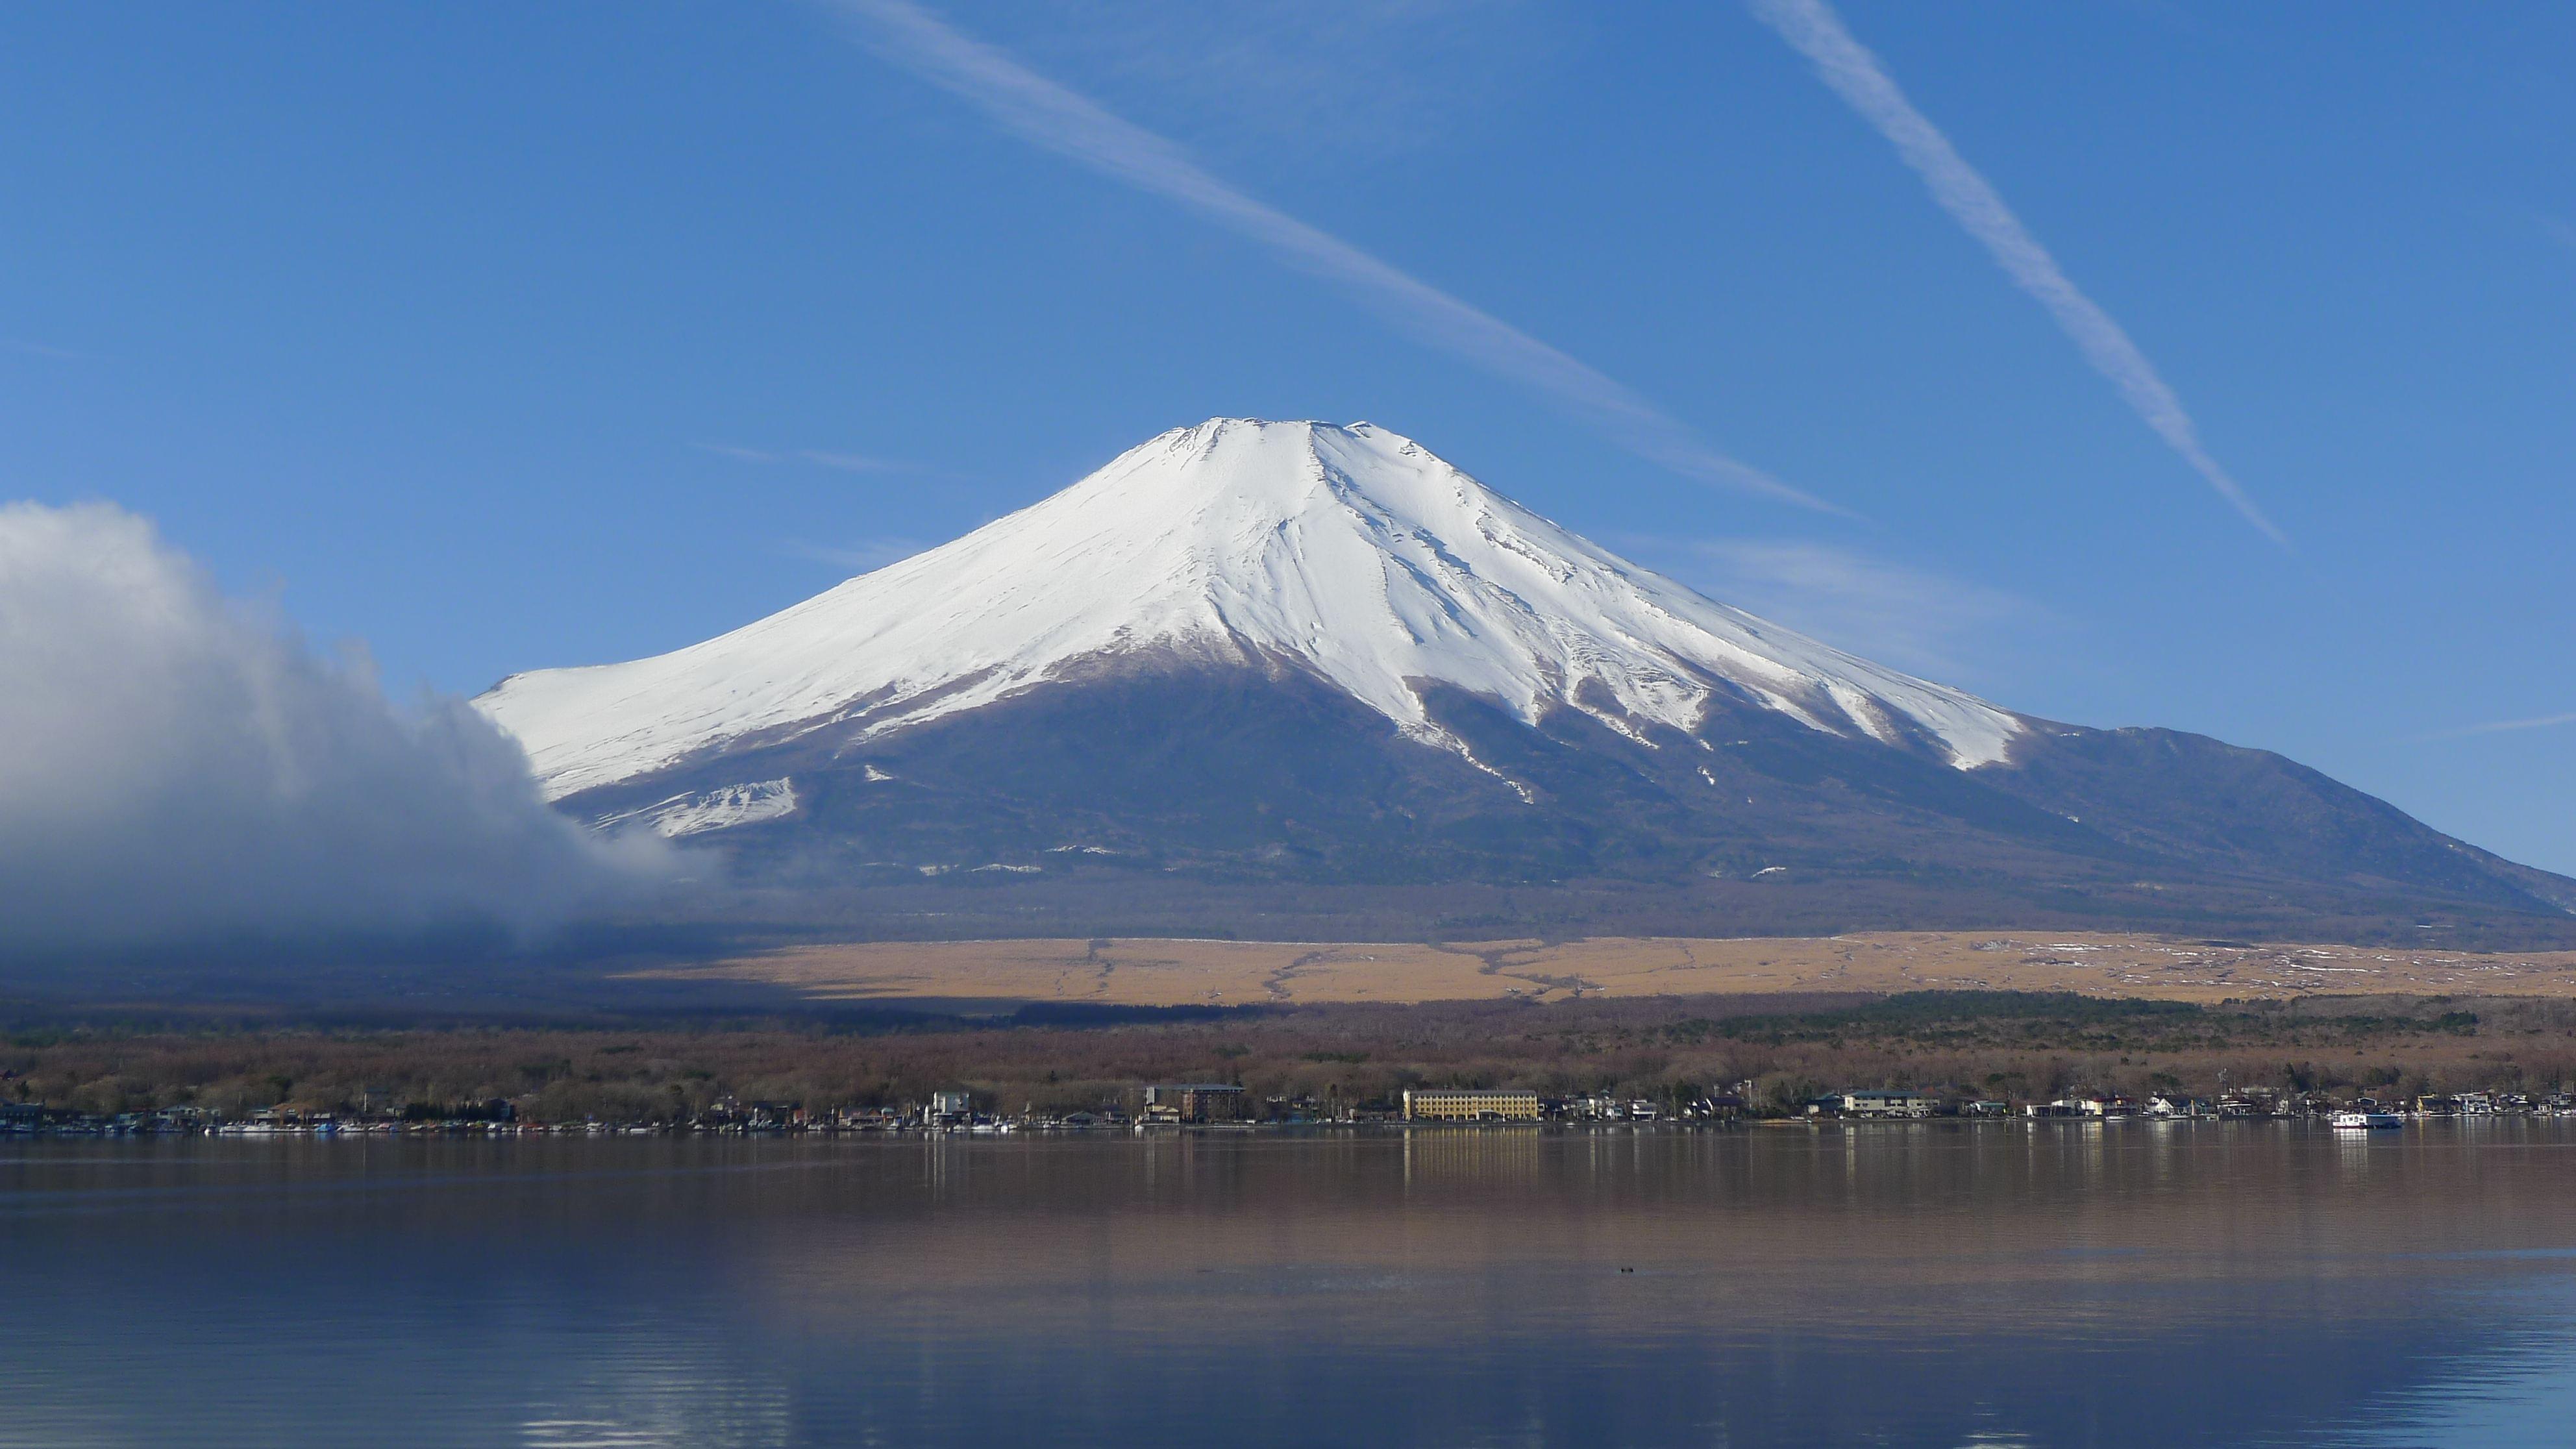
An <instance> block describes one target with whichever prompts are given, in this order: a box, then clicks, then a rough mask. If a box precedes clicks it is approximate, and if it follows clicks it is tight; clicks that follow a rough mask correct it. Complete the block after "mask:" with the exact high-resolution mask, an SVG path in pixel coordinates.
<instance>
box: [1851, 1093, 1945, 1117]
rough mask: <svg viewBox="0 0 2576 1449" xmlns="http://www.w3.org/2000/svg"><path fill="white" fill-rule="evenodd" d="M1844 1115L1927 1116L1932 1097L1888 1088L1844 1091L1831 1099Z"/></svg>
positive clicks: (1930, 1111) (1926, 1094) (1930, 1107)
mask: <svg viewBox="0 0 2576 1449" xmlns="http://www.w3.org/2000/svg"><path fill="white" fill-rule="evenodd" d="M1831 1100H1832V1101H1833V1103H1834V1106H1835V1110H1837V1111H1839V1112H1841V1113H1842V1114H1843V1115H1844V1116H1846V1117H1929V1116H1931V1115H1932V1098H1931V1096H1930V1095H1929V1094H1928V1093H1924V1092H1908V1091H1903V1090H1890V1091H1879V1092H1844V1093H1842V1094H1841V1095H1839V1096H1837V1097H1834V1098H1832V1099H1831Z"/></svg>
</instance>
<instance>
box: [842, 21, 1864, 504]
mask: <svg viewBox="0 0 2576 1449" xmlns="http://www.w3.org/2000/svg"><path fill="white" fill-rule="evenodd" d="M837 8H838V9H840V10H841V11H842V12H843V13H845V14H847V15H850V16H851V17H853V18H855V19H857V20H858V21H860V22H861V23H862V25H863V27H864V30H863V34H864V35H865V36H866V38H867V39H868V40H869V41H870V42H871V43H872V44H873V45H874V46H875V47H876V49H877V50H878V51H879V52H880V53H882V54H884V55H885V56H886V57H888V58H889V59H891V60H893V61H895V62H896V63H897V64H899V65H901V66H903V67H904V68H905V69H907V70H910V71H912V72H913V73H914V74H916V75H919V76H921V77H922V78H923V79H925V80H928V81H930V82H931V83H932V84H934V85H937V86H939V87H941V88H942V89H944V90H947V91H949V92H950V93H952V94H954V95H957V96H960V97H962V98H964V99H965V100H967V101H970V102H972V103H974V104H975V105H976V106H978V107H980V108H981V109H982V110H983V111H984V113H985V114H986V115H988V116H990V117H991V118H992V119H993V121H994V122H995V123H996V124H998V125H1000V126H1001V127H1002V128H1003V129H1004V130H1007V131H1010V132H1012V133H1013V134H1015V135H1017V136H1019V137H1020V138H1021V139H1022V140H1025V141H1028V142H1030V143H1031V144H1033V145H1036V146H1040V147H1043V148H1044V149H1046V150H1049V151H1053V152H1055V153H1056V154H1057V155H1059V156H1063V157H1066V158H1068V159H1070V160H1073V161H1078V162H1080V163H1082V164H1083V165H1085V166H1088V167H1090V168H1092V169H1093V170H1095V171H1099V172H1101V173H1103V174H1105V175H1108V176H1110V177H1112V178H1114V179H1116V180H1118V181H1121V182H1124V183H1126V184H1127V185H1129V186H1132V187H1135V188H1136V189H1137V190H1139V191H1145V192H1150V193H1152V194H1153V195H1156V196H1160V197H1163V198H1165V199H1167V200H1170V201H1173V202H1177V203H1179V204H1180V205H1182V206H1185V207H1187V208H1189V209H1190V210H1192V211H1195V212H1197V213H1198V214H1199V215H1201V216H1204V217H1206V218H1207V219H1208V220H1210V221H1213V222H1215V223H1217V224H1218V225H1220V226H1223V227H1226V228H1228V229H1230V230H1232V231H1234V232H1237V233H1239V234H1241V235H1243V236H1245V237H1248V238H1250V239H1251V240H1253V241H1255V242H1258V243H1260V244H1261V245H1262V246H1265V247H1267V248H1269V249H1270V250H1271V251H1272V252H1273V253H1275V254H1276V255H1277V256H1279V257H1280V258H1281V259H1282V260H1283V261H1286V262H1287V263H1288V264H1289V265H1290V266H1293V267H1296V268H1297V269H1298V270H1300V271H1304V272H1308V273H1311V274H1313V275H1315V276H1318V277H1322V278H1324V279H1326V280H1328V281H1331V282H1335V283H1337V284H1339V285H1341V286H1342V287H1344V288H1346V289H1348V290H1349V291H1350V292H1352V293H1353V294H1354V295H1356V296H1358V297H1359V298H1361V299H1362V300H1363V301H1365V302H1367V303H1369V304H1370V305H1372V306H1374V307H1375V308H1376V309H1377V310H1378V311H1379V312H1380V313H1381V314H1382V315H1383V316H1385V317H1386V318H1387V319H1388V320H1389V321H1390V322H1392V323H1394V324H1395V325H1396V326H1397V327H1399V328H1401V329H1402V330H1403V331H1405V332H1407V333H1409V334H1411V335H1412V336H1414V337H1415V338H1418V339H1419V340H1421V341H1423V342H1425V343H1427V344H1429V345H1431V346H1434V347H1437V348H1440V349H1441V350H1443V351H1445V352H1448V353H1450V354H1452V355H1453V356H1456V357H1459V358H1461V359H1463V360H1465V361H1467V362H1469V363H1472V364H1474V365H1476V366H1478V367H1481V368H1483V369H1485V370H1486V371H1488V372H1491V373H1493V374H1495V375H1497V376H1499V377H1502V378H1505V379H1508V380H1510V381H1512V382H1516V383H1519V384H1520V385H1522V386H1524V387H1527V388H1530V389H1531V390H1533V391H1535V392H1538V393H1540V394H1541V395H1543V396H1545V397H1547V398H1549V399H1551V400H1552V401H1554V402H1555V403H1556V404H1557V405H1558V406H1559V407H1562V408H1563V409H1565V410H1566V411H1567V412H1568V413H1569V414H1571V415H1573V416H1574V417H1576V418H1578V419H1580V420H1582V421H1583V422H1584V423H1586V424H1587V425H1589V426H1590V427H1592V428H1593V429H1595V430H1596V431H1598V432H1600V433H1601V434H1602V435H1603V436H1605V437H1607V438H1609V439H1610V440H1611V441H1612V442H1614V443H1617V444H1618V445H1619V446H1621V447H1623V448H1625V449H1627V450H1628V451H1629V452H1631V453H1634V454H1636V455H1637V456H1639V457H1641V458H1644V459H1646V460H1647V461H1649V462H1653V463H1656V464H1660V465H1661V466H1663V467H1665V468H1669V469H1671V470H1672V471H1673V472H1675V473H1678V474H1680V475H1682V476H1683V477H1686V478H1695V479H1698V480H1700V481H1702V482H1707V483H1715V484H1721V485H1724V486H1726V487H1730V488H1738V489H1742V490H1744V491H1746V492H1749V493H1755V494H1760V495H1762V496H1764V497H1767V498H1773V499H1777V500H1779V501H1781V502H1784V503H1794V504H1797V505H1799V506H1800V507H1802V508H1812V509H1816V510H1819V511H1821V512H1826V513H1845V512H1846V510H1844V509H1842V508H1840V507H1838V506H1836V505H1834V504H1831V503H1827V502H1826V501H1824V500H1823V499H1821V498H1818V497H1816V496H1815V495H1814V494H1811V493H1808V492H1805V491H1803V490H1801V489H1798V488H1793V487H1791V486H1789V485H1788V484H1786V483H1783V482H1781V481H1780V480H1779V479H1777V478H1774V477H1772V476H1771V475H1770V474H1768V473H1765V472H1763V471H1762V470H1761V469H1759V468H1756V467H1754V466H1752V465H1751V464H1749V463H1743V462H1739V461H1737V460H1736V459H1734V458H1730V457H1728V456H1727V455H1726V454H1724V453H1721V452H1719V451H1718V450H1716V449H1715V448H1712V447H1710V446H1709V445H1708V444H1707V443H1706V442H1704V441H1702V440H1701V439H1700V438H1699V436H1698V435H1697V434H1696V433H1694V432H1693V431H1692V430H1691V428H1690V427H1689V426H1688V425H1686V424H1684V423H1682V422H1681V421H1679V420H1678V419H1676V418H1674V417H1672V416H1671V415H1669V414H1667V413H1665V412H1664V411H1663V410H1662V409H1660V408H1657V407H1656V406H1655V405H1654V404H1652V403H1650V402H1648V401H1646V400H1645V399H1644V398H1642V397H1639V396H1638V395H1637V394H1636V393H1635V392H1632V391H1630V390H1629V388H1628V387H1627V386H1626V385H1625V384H1622V383H1620V382H1619V381H1617V380H1616V379H1614V378H1611V377H1610V376H1608V375H1607V374H1604V373H1602V372H1601V371H1599V370H1598V369H1596V368H1593V367H1592V366H1590V365H1588V364H1586V363H1583V362H1580V361H1578V360H1576V359H1575V358H1573V357H1570V356H1568V355H1566V354H1565V353H1563V352H1560V351H1558V350H1557V349H1555V348H1553V347H1550V346H1549V345H1547V344H1546V343H1544V342H1541V341H1539V340H1538V339H1537V338H1535V337H1532V336H1530V335H1529V334H1528V333H1526V332H1523V331H1521V330H1520V329H1519V328H1517V327H1514V326H1512V325H1511V324H1510V323H1508V322H1505V321H1503V320H1501V319H1500V318H1497V317H1494V316H1492V315H1491V314H1489V313H1486V312H1483V311H1480V310H1478V309H1477V308H1475V307H1471V306H1469V305H1468V304H1467V303H1465V302H1462V301H1460V300H1458V299H1457V298H1455V297H1452V296H1450V295H1449V294H1448V293H1446V292H1443V291H1441V290H1440V289H1438V288H1437V287H1434V286H1432V285H1430V284H1429V283H1427V282H1424V281H1422V280H1421V279H1419V278H1417V277H1414V276H1412V275H1411V274H1409V273H1407V272H1404V271H1401V270H1399V269H1398V268H1396V267H1394V266H1391V265H1389V264H1388V263H1386V262H1383V261H1380V260H1379V259H1378V258H1376V257H1374V256H1371V255H1369V254H1368V253H1367V252H1364V251H1361V250H1360V249H1359V248H1358V247H1355V246H1352V245H1351V244H1350V243H1349V242H1346V241H1344V240H1342V239H1341V238H1340V237H1337V236H1334V235H1332V234H1331V233H1329V232H1325V231H1322V230H1319V229H1318V228H1315V227H1312V226H1309V225H1307V224H1306V223H1305V222H1302V221H1299V220H1298V219H1297V218H1295V217H1293V216H1290V215H1288V214H1287V213H1286V212H1284V211H1281V210H1279V209H1278V208H1277V207H1275V206H1272V205H1270V204H1269V203H1268V202H1265V201H1261V200H1259V199H1257V198H1255V197H1253V196H1252V195H1250V194H1249V193H1246V192H1244V191H1242V190H1239V189H1238V188H1236V187H1234V186H1233V185H1231V184H1229V183H1227V182H1226V181H1224V180H1222V179H1220V178H1218V177H1217V176H1216V175H1214V174H1213V173H1211V172H1209V171H1208V170H1207V169H1206V168H1205V167H1203V166H1201V165H1199V163H1198V162H1196V161H1194V160H1192V159H1190V157H1189V155H1188V153H1186V152H1184V151H1183V150H1182V149H1181V148H1180V147H1179V146H1178V145H1176V144H1174V143H1173V142H1172V141H1170V140H1168V139H1166V138H1165V137H1162V136H1159V135H1156V134H1155V133H1153V132H1151V131H1148V130H1146V129H1145V128H1144V127H1142V126H1139V125H1136V124H1135V123H1134V122H1132V121H1129V120H1127V119H1125V118H1124V117H1121V116H1117V115H1113V114H1111V113H1110V112H1109V111H1107V110H1106V109H1104V108H1102V107H1101V106H1100V105H1099V104H1097V103H1096V102H1094V101H1092V100H1090V99H1089V98H1088V97H1085V96H1081V95H1077V94H1076V93H1074V92H1073V91H1070V90H1067V89H1066V88H1065V87H1063V86H1060V85H1058V84H1056V83H1055V82H1054V81H1051V80H1048V79H1047V78H1046V77H1044V76H1041V75H1039V74H1037V73H1036V72H1034V71H1032V70H1030V69H1029V68H1028V67H1026V66H1023V65H1021V64H1020V63H1019V62H1018V61H1016V60H1013V59H1012V58H1011V57H1009V56H1008V55H1005V54H1003V53H1002V52H1001V51H999V50H996V49H994V48H993V47H991V46H989V45H986V44H984V43H983V42H981V41H979V40H975V39H972V38H970V37H968V36H965V35H962V34H960V33H958V32H957V31H956V30H955V29H953V28H951V27H950V26H949V25H948V24H947V23H946V22H944V21H942V20H940V19H939V18H938V17H937V16H934V15H932V14H931V13H929V12H928V11H926V10H924V9H922V8H921V7H920V6H918V5H915V4H913V3H911V0H837Z"/></svg>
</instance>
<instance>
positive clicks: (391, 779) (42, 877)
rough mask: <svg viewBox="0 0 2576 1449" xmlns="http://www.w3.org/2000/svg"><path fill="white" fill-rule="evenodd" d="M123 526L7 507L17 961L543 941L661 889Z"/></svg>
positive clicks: (506, 766)
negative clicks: (353, 942)
mask: <svg viewBox="0 0 2576 1449" xmlns="http://www.w3.org/2000/svg"><path fill="white" fill-rule="evenodd" d="M660 859H661V858H660V856H659V854H658V852H657V851H656V849H655V847H653V846H651V845H649V844H647V843H644V842H638V841H621V842H616V843H608V842H601V841H597V840H594V839H593V838H591V837H590V836H588V835H587V834H585V833H584V832H583V831H581V830H580V829H579V828H578V827H576V826H574V825H573V824H572V823H570V822H569V821H566V820H564V819H563V818H561V817H559V816H557V815H555V814H554V813H553V812H552V811H551V810H549V809H547V808H546V807H545V806H544V805H542V804H541V803H539V801H538V797H537V793H536V787H535V784H534V781H533V780H532V779H531V777H530V775H529V773H528V766H527V761H526V758H525V756H524V755H523V754H522V753H521V752H520V750H519V748H518V746H517V745H516V744H515V743H514V742H512V741H511V740H509V739H508V738H507V737H505V736H504V735H502V734H501V733H500V732H499V731H498V730H497V729H495V728H494V727H493V726H492V725H491V724H489V723H488V722H486V721H485V720H484V719H483V718H482V717H481V716H480V715H477V714H476V713H475V712H474V711H473V710H472V709H470V708H469V707H467V706H466V705H465V704H464V703H462V702H461V701H457V700H451V699H430V700H425V701H424V702H423V703H422V704H421V705H420V706H419V707H418V708H416V709H413V710H408V711H407V710H402V709H397V708H396V707H394V706H393V705H392V704H391V703H389V702H388V701H387V700H386V698H385V696H384V694H383V692H382V691H381V690H380V689H379V688H378V686H377V684H376V681H375V680H374V678H373V677H372V675H371V674H370V673H369V672H368V670H367V668H366V667H365V664H364V662H363V661H361V660H355V659H350V660H339V661H334V660H331V659H327V658H324V657H322V656H320V655H317V654H316V653H315V652H314V651H313V650H311V649H310V648H309V647H308V646H307V645H306V644H305V643H304V642H303V641H302V640H301V639H300V638H298V637H297V636H295V635H294V634H293V633H292V632H291V631H289V630H288V629H287V628H285V627H284V626H283V624H282V623H281V622H280V621H278V620H276V619H274V618H271V617H265V616H263V614H262V613H261V611H258V610H256V609H252V608H248V607H245V606H242V605H239V604H236V603H234V602H232V601H229V600H226V599H225V598H224V597H222V595H221V594H220V593H218V592H217V590H216V589H215V587H214V586H213V584H212V583H211V582H210V581H209V580H208V579H207V577H206V576H205V574H204V573H203V572H202V571H201V570H200V569H198V568H197V567H196V566H195V565H194V564H193V563H192V562H191V561H190V560H189V559H187V558H186V557H184V556H183V555H181V554H179V553H178V552H176V551H175V550H173V549H171V548H170V547H169V546H168V545H166V544H165V543H163V542H162V541H161V539H160V538H159V536H158V535H157V534H156V532H155V531H154V529H153V527H152V525H151V524H150V523H149V522H148V521H146V520H144V519H142V518H139V517H136V516H135V515H133V514H131V513H127V512H125V511H124V510H122V509H119V508H116V507H113V506H110V505H105V504H88V505H81V506H77V507H71V508H49V507H43V506H40V505H35V504H24V503H21V504H9V505H5V506H0V954H10V955H18V954H26V953H31V952H36V953H41V952H47V951H56V950H66V949H79V948H82V947H90V946H174V945H189V944H194V943H200V942H252V941H271V942H285V941H316V940H322V939H336V938H366V939H375V940H383V939H388V938H398V937H400V936H402V935H405V934H411V933H418V932H421V931H424V930H437V929H444V928H451V927H481V928H489V927H493V926H499V927H502V928H506V929H509V930H511V931H514V932H519V933H526V932H530V931H534V930H540V929H542V928H544V927H546V926H548V925H550V924H553V923H557V922H560V921H562V920H564V919H565V918H567V917H568V916H570V915H572V914H573V913H575V912H576V911H578V910H579V909H581V908H582V907H584V906H588V905H596V904H599V903H600V902H601V901H602V900H604V899H605V898H606V897H608V896H610V895H613V894H614V893H616V892H618V891H620V890H621V889H623V888H628V887H631V886H632V885H633V884H634V883H635V882H636V881H637V880H638V879H639V878H640V877H641V876H642V875H643V874H645V873H649V872H651V871H653V870H656V869H658V868H659V864H660Z"/></svg>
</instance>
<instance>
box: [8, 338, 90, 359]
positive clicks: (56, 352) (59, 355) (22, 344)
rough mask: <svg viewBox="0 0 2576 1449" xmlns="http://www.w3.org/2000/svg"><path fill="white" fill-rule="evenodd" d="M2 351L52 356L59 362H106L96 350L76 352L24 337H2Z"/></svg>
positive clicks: (35, 355) (33, 355)
mask: <svg viewBox="0 0 2576 1449" xmlns="http://www.w3.org/2000/svg"><path fill="white" fill-rule="evenodd" d="M0 352H17V353H23V354H25V355H26V356H29V357H50V358H53V359H54V360H56V361H58V362H104V361H106V359H105V358H102V357H100V356H99V355H98V354H97V353H95V352H75V351H73V350H72V349H70V348H68V347H54V346H51V345H49V344H47V343H43V342H30V341H28V340H27V339H26V338H24V337H0Z"/></svg>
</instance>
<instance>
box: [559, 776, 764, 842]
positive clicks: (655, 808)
mask: <svg viewBox="0 0 2576 1449" xmlns="http://www.w3.org/2000/svg"><path fill="white" fill-rule="evenodd" d="M795 809H796V787H795V785H794V784H793V783H792V782H791V781H789V780H786V779H783V778H782V779H777V780H754V781H751V782H749V783H746V784H741V785H727V786H725V787H724V788H722V789H719V790H708V791H705V792H703V793H700V794H695V795H674V796H672V797H671V798H670V799H668V800H657V801H655V802H654V803H652V804H650V805H647V806H645V807H643V808H642V809H640V810H627V811H622V812H620V813H618V814H615V815H603V816H601V817H599V818H598V819H597V820H594V821H592V822H591V828H592V829H593V830H614V829H617V828H618V827H620V826H624V825H631V824H635V823H638V822H641V823H644V824H647V825H649V826H651V827H652V830H653V833H654V834H656V835H659V836H661V837H662V838H663V839H665V840H676V839H678V838H679V837H681V836H683V835H699V834H703V833H705V832H706V831H710V830H726V829H730V828H732V827H733V826H736V825H749V824H751V823H753V822H754V821H759V820H775V819H777V818H778V817H779V816H782V815H787V814H791V813H793V812H794V811H795Z"/></svg>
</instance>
